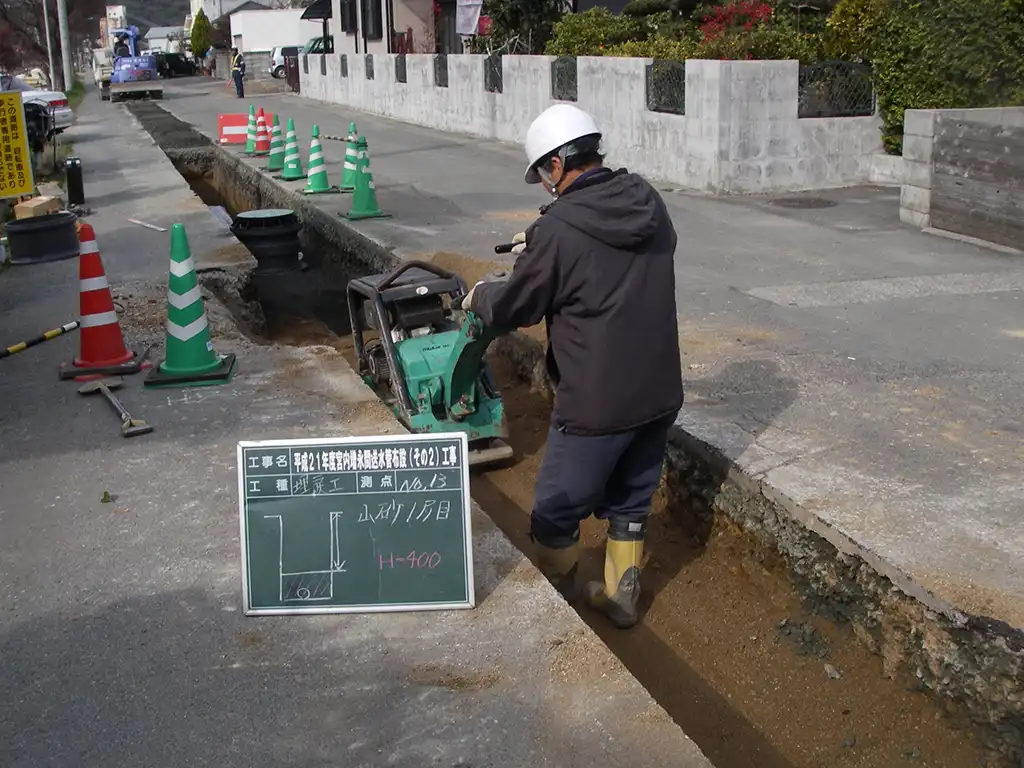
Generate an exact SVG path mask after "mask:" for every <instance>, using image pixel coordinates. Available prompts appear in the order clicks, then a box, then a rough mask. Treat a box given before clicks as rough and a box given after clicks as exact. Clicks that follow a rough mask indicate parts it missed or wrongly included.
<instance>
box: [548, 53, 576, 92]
mask: <svg viewBox="0 0 1024 768" xmlns="http://www.w3.org/2000/svg"><path fill="white" fill-rule="evenodd" d="M578 84H579V78H578V75H577V68H576V57H575V56H559V57H558V58H557V59H555V60H554V61H552V62H551V98H552V99H555V100H557V101H576V98H577V90H578V89H577V86H578Z"/></svg>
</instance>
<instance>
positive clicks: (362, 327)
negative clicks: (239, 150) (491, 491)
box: [348, 261, 512, 467]
mask: <svg viewBox="0 0 1024 768" xmlns="http://www.w3.org/2000/svg"><path fill="white" fill-rule="evenodd" d="M485 279H487V280H501V279H507V273H492V275H489V276H488V277H487V278H485ZM466 292H467V288H466V283H465V282H464V281H463V280H462V278H460V277H459V276H458V275H455V274H453V273H451V272H448V271H447V270H444V269H441V268H440V267H437V266H434V265H433V264H429V263H426V262H422V261H407V262H405V263H404V264H402V265H401V266H399V267H397V268H396V269H394V270H393V271H391V272H389V273H387V274H382V275H368V276H366V277H358V278H356V279H354V280H352V281H351V282H349V284H348V313H349V319H350V321H351V323H352V337H353V340H354V341H355V348H356V357H357V359H358V365H359V374H360V376H362V378H363V380H364V381H365V382H366V383H367V384H368V385H369V386H370V387H372V388H373V389H374V390H375V391H377V392H378V394H380V395H382V396H383V398H384V399H385V401H386V402H387V404H388V405H389V406H390V407H391V409H392V410H393V411H394V413H395V415H396V416H397V417H398V419H399V420H400V421H401V422H402V423H403V424H404V425H405V426H406V427H407V428H408V429H409V430H410V431H412V432H427V433H429V432H465V433H466V437H467V439H468V441H469V465H470V466H471V467H480V466H485V465H492V464H496V463H500V462H504V461H507V460H508V459H511V458H512V447H511V446H510V445H509V444H508V443H507V442H506V441H507V440H508V427H507V424H506V421H505V411H504V408H503V405H502V402H501V394H500V393H499V392H498V390H497V389H496V387H495V386H494V382H493V380H492V378H491V375H490V371H489V369H488V367H487V362H486V360H485V359H484V353H485V352H486V351H487V347H488V346H489V345H490V343H491V342H492V341H494V339H495V338H497V337H498V336H499V335H500V333H501V332H500V331H497V330H495V329H493V328H488V327H486V326H485V325H484V324H483V323H482V322H481V321H480V318H478V317H477V316H476V315H475V314H473V313H472V312H469V311H465V310H463V309H462V299H463V298H464V297H465V295H466ZM367 337H370V338H367Z"/></svg>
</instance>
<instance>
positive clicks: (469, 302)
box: [459, 280, 483, 312]
mask: <svg viewBox="0 0 1024 768" xmlns="http://www.w3.org/2000/svg"><path fill="white" fill-rule="evenodd" d="M482 282H483V280H478V281H477V282H475V283H473V287H472V288H470V289H469V292H468V293H467V294H466V295H465V296H463V297H462V301H461V302H459V304H460V308H461V309H463V310H464V311H466V312H472V311H473V291H475V290H476V287H477V286H478V285H480V283H482Z"/></svg>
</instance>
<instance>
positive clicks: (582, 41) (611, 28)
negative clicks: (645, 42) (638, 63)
mask: <svg viewBox="0 0 1024 768" xmlns="http://www.w3.org/2000/svg"><path fill="white" fill-rule="evenodd" d="M552 32H553V34H552V36H551V40H549V41H548V44H547V47H546V48H545V50H544V52H545V53H546V54H548V55H550V56H603V55H605V54H606V53H607V51H608V49H609V48H611V47H614V46H615V45H618V44H620V43H624V42H627V41H635V40H642V39H644V38H646V37H647V36H648V35H649V34H650V31H649V29H648V26H647V24H646V23H645V22H644V20H643V19H637V18H633V17H631V16H617V15H615V14H613V13H611V12H610V11H609V10H608V9H607V8H591V9H590V10H588V11H586V12H584V13H568V14H566V15H565V16H563V17H562V18H561V19H560V20H559V21H558V22H556V23H555V26H554V29H553V30H552Z"/></svg>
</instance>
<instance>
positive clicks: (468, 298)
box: [456, 269, 509, 312]
mask: <svg viewBox="0 0 1024 768" xmlns="http://www.w3.org/2000/svg"><path fill="white" fill-rule="evenodd" d="M508 278H509V273H508V270H505V269H499V270H496V271H494V272H488V273H487V274H486V275H484V277H483V279H482V280H477V281H476V282H475V283H473V287H472V288H470V289H469V292H468V293H466V295H465V296H463V297H462V300H461V301H460V302H459V306H458V307H456V309H463V310H465V311H466V312H475V311H476V310H474V309H473V291H475V290H476V287H477V286H478V285H481V284H482V283H500V282H504V281H506V280H508Z"/></svg>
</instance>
